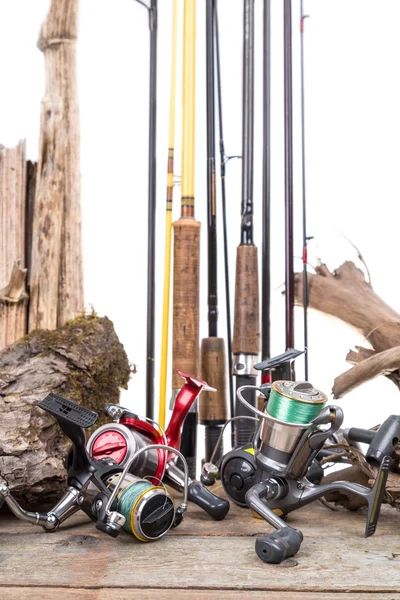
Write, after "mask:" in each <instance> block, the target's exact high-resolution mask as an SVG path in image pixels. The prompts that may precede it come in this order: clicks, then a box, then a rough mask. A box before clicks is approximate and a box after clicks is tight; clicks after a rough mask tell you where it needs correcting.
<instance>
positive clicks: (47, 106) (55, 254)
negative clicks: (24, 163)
mask: <svg viewBox="0 0 400 600" xmlns="http://www.w3.org/2000/svg"><path fill="white" fill-rule="evenodd" d="M65 144H66V131H65V122H64V114H63V104H62V102H61V100H60V98H59V97H57V96H52V97H50V96H48V97H45V98H44V99H43V100H42V113H41V125H40V148H39V162H38V175H37V185H36V192H35V201H34V207H33V223H32V249H31V272H30V278H29V281H30V301H29V331H34V330H35V329H56V328H57V312H58V288H59V279H60V264H61V231H62V220H63V204H64V189H65V160H64V153H65V148H64V146H65Z"/></svg>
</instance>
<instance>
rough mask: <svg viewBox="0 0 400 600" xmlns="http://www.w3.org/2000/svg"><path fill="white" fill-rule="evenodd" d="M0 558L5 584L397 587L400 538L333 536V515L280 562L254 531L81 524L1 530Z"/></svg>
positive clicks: (399, 583)
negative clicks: (147, 540)
mask: <svg viewBox="0 0 400 600" xmlns="http://www.w3.org/2000/svg"><path fill="white" fill-rule="evenodd" d="M324 525H325V523H324ZM0 565H1V566H0V585H3V586H5V585H7V586H24V585H28V584H29V585H32V586H45V587H49V586H50V587H51V586H63V587H64V586H65V587H82V588H92V587H99V588H108V587H111V588H113V587H116V586H120V585H121V584H123V585H124V586H125V587H128V588H129V587H143V588H146V587H147V586H149V585H152V587H155V588H168V587H175V588H196V589H197V588H198V589H211V590H215V589H220V588H222V589H225V590H231V589H242V590H269V591H280V590H287V591H315V592H321V593H322V592H329V591H331V590H335V591H337V592H339V591H341V592H346V591H354V592H382V593H383V592H390V591H392V592H399V591H400V539H399V537H396V536H384V537H379V536H377V537H372V538H368V539H363V538H358V537H357V538H354V537H352V536H348V535H347V536H343V538H342V539H340V538H333V537H330V536H329V521H326V528H324V529H323V530H322V531H321V535H320V538H319V539H317V538H315V537H314V538H310V537H306V538H305V540H304V542H303V545H302V548H301V550H300V552H299V553H298V555H297V557H296V560H293V559H292V560H291V561H289V563H286V564H283V565H276V566H271V565H265V564H264V563H262V562H261V561H260V560H259V559H258V558H257V556H256V554H255V552H254V539H253V538H250V537H247V538H246V537H242V538H240V537H230V538H220V537H215V538H212V539H210V538H204V537H203V538H200V537H193V536H187V537H185V538H182V537H179V536H166V537H165V538H163V540H160V541H158V542H156V543H152V544H140V543H139V542H136V541H135V540H134V539H133V538H132V537H130V536H128V535H121V536H120V538H119V539H118V540H114V539H112V538H108V537H106V536H104V535H102V536H100V535H93V534H92V533H88V534H85V535H82V534H81V533H78V532H77V530H70V531H61V532H57V533H53V534H48V535H46V534H43V533H37V534H33V535H29V536H26V535H21V534H16V533H15V534H3V535H0ZM289 567H291V568H289Z"/></svg>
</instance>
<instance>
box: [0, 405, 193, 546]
mask: <svg viewBox="0 0 400 600" xmlns="http://www.w3.org/2000/svg"><path fill="white" fill-rule="evenodd" d="M38 406H39V407H40V408H42V409H43V410H45V411H46V412H48V413H49V414H51V415H52V416H53V417H55V418H56V420H57V422H58V424H59V425H60V427H61V429H62V430H63V432H64V433H65V435H67V436H68V437H69V439H70V440H71V441H72V454H71V458H70V461H69V462H70V464H69V468H68V489H67V491H66V493H65V494H64V496H63V497H62V498H61V500H60V501H59V502H58V503H57V504H56V506H54V508H53V509H52V510H51V511H49V512H48V513H35V512H30V511H26V510H24V509H23V508H22V507H21V506H20V505H19V504H18V503H17V501H16V500H15V498H14V497H13V496H12V494H11V493H10V490H9V488H8V486H7V484H6V483H4V482H3V483H0V506H1V505H2V504H3V503H4V502H5V503H6V504H7V505H8V506H9V508H10V509H11V511H12V512H13V513H14V515H15V516H16V517H18V518H19V519H21V520H23V521H27V522H29V523H32V524H34V525H40V526H42V527H43V528H44V529H45V530H46V531H55V530H56V529H57V528H58V527H59V525H60V524H61V523H62V522H63V521H65V520H66V519H68V518H69V517H70V516H71V515H73V514H74V513H76V512H77V511H79V510H82V511H84V512H85V513H86V514H87V515H88V516H89V517H90V518H91V519H92V520H93V521H95V524H96V528H97V529H99V530H100V531H103V532H104V533H107V534H108V535H110V536H112V537H117V536H118V535H119V533H120V531H121V528H122V527H123V528H124V529H125V530H126V531H128V532H129V533H131V534H133V535H134V536H135V537H136V538H137V539H139V540H141V541H153V540H156V539H159V538H160V537H162V536H163V535H165V533H167V531H169V529H170V528H171V527H176V526H177V525H179V523H180V522H181V521H182V517H183V513H184V512H185V511H186V509H187V496H188V481H189V476H188V467H187V464H186V461H185V459H184V457H183V456H182V454H181V453H180V452H179V450H177V449H176V448H172V447H170V446H168V445H166V444H153V445H148V446H145V447H141V448H139V450H137V451H136V452H134V453H133V456H132V457H130V460H129V461H128V462H127V464H126V465H125V466H124V467H121V466H120V465H118V464H117V463H116V462H115V461H114V460H113V459H112V458H109V457H105V458H102V459H101V460H97V459H95V458H93V457H91V456H90V455H89V454H88V452H87V449H86V436H85V432H84V429H86V428H88V427H91V426H93V425H94V424H95V422H96V421H97V419H98V415H97V413H95V412H93V411H91V410H88V409H87V408H84V407H82V406H80V405H78V404H75V403H74V402H71V401H70V400H66V399H65V398H62V397H61V396H57V395H56V394H49V395H48V396H47V397H46V398H45V399H44V400H42V401H41V402H39V404H38ZM149 450H162V451H164V452H168V454H169V453H170V452H171V453H173V454H175V455H176V456H177V457H179V458H180V460H181V462H182V464H183V470H184V482H183V488H184V490H183V501H182V503H181V505H180V506H179V507H178V508H176V509H175V506H174V501H173V499H172V497H171V496H170V494H169V492H168V491H167V490H166V488H165V486H163V485H162V484H161V485H157V486H155V485H153V484H152V483H150V482H149V481H147V480H146V479H141V478H139V477H135V476H134V475H132V474H130V473H129V469H130V467H131V465H132V464H133V462H134V461H135V460H137V459H138V457H139V456H140V455H141V454H143V453H146V452H148V451H149Z"/></svg>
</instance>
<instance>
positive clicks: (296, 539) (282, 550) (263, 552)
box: [256, 527, 303, 564]
mask: <svg viewBox="0 0 400 600" xmlns="http://www.w3.org/2000/svg"><path fill="white" fill-rule="evenodd" d="M302 541H303V534H302V533H301V531H299V530H298V529H294V528H293V527H282V529H278V530H277V531H274V532H273V533H269V534H268V535H264V536H263V537H259V538H257V540H256V553H257V556H258V557H259V558H261V560H262V561H263V562H265V563H269V564H279V563H281V562H283V561H284V560H285V559H286V558H289V557H290V556H294V555H295V554H297V552H298V551H299V548H300V546H301V542H302Z"/></svg>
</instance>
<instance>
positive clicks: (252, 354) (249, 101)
mask: <svg viewBox="0 0 400 600" xmlns="http://www.w3.org/2000/svg"><path fill="white" fill-rule="evenodd" d="M243 25H244V27H243V106H242V112H243V126H242V206H241V235H240V244H239V246H238V249H237V257H236V286H235V318H234V330H233V342H232V351H233V374H234V375H235V376H236V389H238V388H239V387H241V386H243V385H255V383H256V375H255V371H254V362H255V359H256V358H257V355H258V353H259V344H260V328H259V291H258V260H257V248H256V246H255V245H254V239H253V154H254V0H244V20H243ZM245 397H246V400H247V401H248V402H249V403H250V404H251V405H252V406H256V395H255V392H254V391H253V390H248V389H247V390H246V391H245ZM239 415H248V416H250V415H251V412H250V411H249V410H247V409H246V408H245V407H244V405H243V404H242V403H241V402H240V401H239V400H238V399H236V406H235V416H239ZM253 433H254V425H253V422H250V421H249V420H238V421H236V422H235V445H236V446H239V445H242V444H245V443H247V442H248V441H249V440H250V438H251V436H252V435H253Z"/></svg>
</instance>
